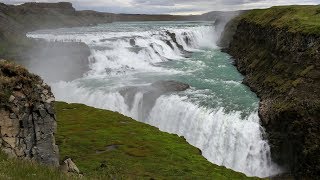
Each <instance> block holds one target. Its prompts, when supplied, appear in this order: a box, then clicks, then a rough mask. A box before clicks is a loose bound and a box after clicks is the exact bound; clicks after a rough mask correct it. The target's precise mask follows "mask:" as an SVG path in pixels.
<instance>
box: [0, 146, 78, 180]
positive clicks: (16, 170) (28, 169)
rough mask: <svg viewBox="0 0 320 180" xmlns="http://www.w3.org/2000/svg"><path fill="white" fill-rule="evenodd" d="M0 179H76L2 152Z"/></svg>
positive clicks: (0, 157)
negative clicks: (10, 156)
mask: <svg viewBox="0 0 320 180" xmlns="http://www.w3.org/2000/svg"><path fill="white" fill-rule="evenodd" d="M0 179H15V180H34V179H52V180H53V179H61V180H63V179H66V180H67V179H74V178H73V177H71V176H67V175H66V174H63V173H61V172H59V171H58V170H56V169H52V168H50V167H45V166H42V165H39V164H37V163H35V162H30V161H25V160H18V159H12V158H9V157H8V156H7V155H5V154H4V153H3V152H1V151H0Z"/></svg>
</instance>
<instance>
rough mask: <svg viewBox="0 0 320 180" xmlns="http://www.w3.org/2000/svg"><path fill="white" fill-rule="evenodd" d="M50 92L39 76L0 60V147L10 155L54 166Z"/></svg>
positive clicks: (56, 157)
mask: <svg viewBox="0 0 320 180" xmlns="http://www.w3.org/2000/svg"><path fill="white" fill-rule="evenodd" d="M53 103H54V96H53V94H52V93H51V90H50V87H49V86H48V85H46V84H45V83H44V82H43V81H42V80H41V78H40V77H38V76H36V75H33V74H30V73H29V72H28V71H27V70H26V69H24V68H23V67H21V66H18V65H16V64H12V63H10V62H8V61H4V60H0V128H1V132H0V148H1V150H3V151H4V152H6V153H7V154H9V155H10V156H12V157H18V158H22V159H31V160H35V161H37V162H39V163H42V164H46V165H51V166H55V167H57V166H58V165H59V149H58V146H57V145H56V143H55V137H54V135H55V133H56V129H57V123H56V117H55V114H54V104H53Z"/></svg>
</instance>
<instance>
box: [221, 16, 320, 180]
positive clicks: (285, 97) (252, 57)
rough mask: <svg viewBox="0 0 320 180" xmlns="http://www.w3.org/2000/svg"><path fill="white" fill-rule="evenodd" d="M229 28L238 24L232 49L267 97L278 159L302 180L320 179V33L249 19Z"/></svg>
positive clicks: (264, 107) (264, 108)
mask: <svg viewBox="0 0 320 180" xmlns="http://www.w3.org/2000/svg"><path fill="white" fill-rule="evenodd" d="M229 27H237V28H235V29H234V30H235V34H234V36H233V39H232V41H231V43H230V46H229V48H228V52H229V53H230V54H231V55H232V56H233V57H234V58H235V62H236V66H237V67H238V69H239V71H240V72H241V73H242V74H244V75H245V80H244V83H245V84H247V85H248V86H249V87H251V88H252V90H253V91H254V92H256V93H257V95H258V96H259V97H260V98H261V103H260V110H259V115H260V117H261V120H262V124H263V126H264V127H265V129H266V131H267V133H268V140H269V143H270V145H271V152H272V158H273V160H275V161H276V162H277V163H279V164H280V165H283V166H285V167H287V168H288V169H289V170H290V171H291V172H292V173H293V174H294V176H295V177H297V178H298V179H299V178H304V177H306V178H308V177H309V178H311V177H312V178H316V179H317V178H319V177H320V166H319V165H320V154H319V152H320V35H319V34H307V33H302V32H290V31H288V30H287V29H286V28H285V27H283V28H279V27H278V28H276V27H273V26H272V25H264V26H262V25H260V24H257V23H254V22H250V21H247V20H246V19H241V20H239V21H237V22H236V24H233V25H229ZM227 31H228V30H227ZM229 31H230V32H232V29H231V30H230V29H229Z"/></svg>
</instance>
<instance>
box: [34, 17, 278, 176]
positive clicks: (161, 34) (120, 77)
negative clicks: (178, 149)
mask: <svg viewBox="0 0 320 180" xmlns="http://www.w3.org/2000/svg"><path fill="white" fill-rule="evenodd" d="M215 34H216V33H215V28H214V26H213V24H212V23H210V22H161V23H159V22H148V23H146V22H135V23H112V24H106V25H99V26H96V27H82V28H69V29H58V30H45V31H36V32H32V33H29V34H28V36H29V37H32V38H43V39H46V40H49V41H79V42H84V43H86V44H87V45H88V46H89V47H90V49H91V56H90V58H89V66H90V71H89V72H88V73H87V74H85V75H84V76H83V77H79V79H77V80H74V81H72V82H63V81H61V82H52V83H51V86H52V89H53V92H54V94H55V96H56V98H57V99H58V100H62V101H67V102H76V103H84V104H87V105H90V106H94V107H97V108H104V109H108V110H113V111H118V112H120V113H122V114H125V115H127V116H130V117H132V118H134V119H137V120H139V121H142V122H145V123H148V124H151V125H153V126H156V127H158V128H159V129H160V130H162V131H166V132H170V133H175V134H178V135H180V136H184V137H185V138H186V140H187V141H188V142H189V143H190V144H192V145H194V146H196V147H198V148H199V149H201V150H202V153H203V156H204V157H206V158H207V159H208V160H209V161H211V162H213V163H215V164H218V165H223V166H226V167H228V168H231V169H234V170H236V171H240V172H243V173H245V174H247V175H248V176H259V177H266V176H271V175H274V174H277V173H279V171H280V170H279V167H278V166H277V165H275V164H274V163H273V162H272V161H271V158H270V149H269V145H268V143H267V141H266V140H264V138H263V135H264V132H263V128H262V127H261V126H260V124H259V117H258V113H257V108H258V99H257V97H256V96H255V95H254V94H253V93H252V92H251V91H250V90H249V89H248V88H247V87H246V86H244V85H242V84H241V81H242V76H241V75H240V74H239V73H238V72H237V70H236V69H235V67H234V66H233V65H232V60H231V59H230V57H229V56H228V55H227V54H225V53H222V52H221V51H220V50H219V48H218V47H217V46H216V45H215V42H216V38H217V36H215ZM31 69H32V68H31ZM167 80H174V83H173V82H172V81H170V82H169V81H167ZM179 82H183V83H186V84H189V85H190V86H191V88H190V89H188V90H186V91H183V90H185V89H183V90H177V89H179V88H181V87H184V86H183V85H185V84H182V83H179Z"/></svg>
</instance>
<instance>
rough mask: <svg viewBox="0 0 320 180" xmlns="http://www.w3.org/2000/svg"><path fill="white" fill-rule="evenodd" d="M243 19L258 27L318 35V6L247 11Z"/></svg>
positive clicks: (319, 28)
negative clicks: (285, 29) (280, 28)
mask: <svg viewBox="0 0 320 180" xmlns="http://www.w3.org/2000/svg"><path fill="white" fill-rule="evenodd" d="M243 18H245V20H246V21H249V22H255V23H258V24H260V25H266V26H267V25H272V26H275V27H284V28H288V30H289V31H291V32H305V33H308V34H320V5H318V6H278V7H272V8H269V9H257V10H252V11H248V13H246V14H245V15H244V16H243Z"/></svg>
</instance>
